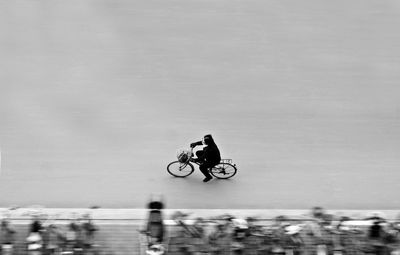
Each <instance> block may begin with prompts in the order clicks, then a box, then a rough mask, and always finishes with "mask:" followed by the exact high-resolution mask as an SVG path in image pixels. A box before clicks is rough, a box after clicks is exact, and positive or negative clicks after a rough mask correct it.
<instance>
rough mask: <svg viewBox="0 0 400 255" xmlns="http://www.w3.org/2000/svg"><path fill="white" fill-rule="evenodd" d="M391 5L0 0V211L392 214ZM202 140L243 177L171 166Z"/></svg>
mask: <svg viewBox="0 0 400 255" xmlns="http://www.w3.org/2000/svg"><path fill="white" fill-rule="evenodd" d="M399 27H400V3H399V2H398V1H396V0H384V1H382V0H375V1H374V0H354V1H347V0H346V1H345V0H339V1H319V0H309V1H295V0H279V1H263V0H250V1H242V0H241V1H238V0H222V1H211V0H173V1H164V0H149V1H130V0H79V1H78V0H70V1H61V0H56V1H50V0H38V1H28V0H26V1H23V0H16V1H2V2H1V3H0V32H1V33H0V43H1V44H0V88H1V91H0V117H1V118H0V147H1V151H2V155H1V156H2V157H1V158H2V162H1V172H0V207H6V206H10V205H13V204H17V205H21V206H24V205H25V206H26V205H30V204H41V205H45V206H48V207H87V206H90V205H94V204H96V205H101V206H103V207H128V208H132V207H133V208H140V207H143V206H144V205H145V204H144V203H145V202H146V201H147V200H148V198H149V196H150V195H151V194H164V197H165V199H166V202H167V207H169V208H239V209H240V208H282V209H303V208H310V207H311V206H314V205H321V206H324V207H327V208H335V209H341V208H346V209H375V208H377V209H378V208H379V209H397V208H399V206H400V201H399V200H398V187H399V182H400V173H399V167H400V100H399V99H400V86H399V81H400V47H399V46H400V35H399V32H398V28H399ZM208 133H211V134H213V136H214V137H215V140H216V142H217V144H218V145H219V147H220V150H221V152H222V156H223V157H224V158H233V160H234V162H235V163H236V164H237V166H238V169H239V172H238V174H237V176H235V178H233V179H232V180H229V181H212V182H210V183H207V184H204V183H202V182H201V180H202V175H201V173H200V172H199V171H197V172H195V173H194V174H193V175H192V176H190V177H189V178H186V179H175V178H173V177H171V176H168V174H167V172H166V165H167V164H168V163H169V162H170V161H172V160H175V156H176V155H175V154H176V151H177V150H178V149H180V148H185V147H188V145H189V144H190V143H191V142H193V141H197V140H199V139H201V138H202V136H203V135H205V134H208Z"/></svg>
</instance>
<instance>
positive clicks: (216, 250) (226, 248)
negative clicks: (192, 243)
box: [208, 223, 232, 255]
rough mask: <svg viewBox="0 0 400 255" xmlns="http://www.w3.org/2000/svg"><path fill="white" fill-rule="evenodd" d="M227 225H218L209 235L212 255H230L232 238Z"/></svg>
mask: <svg viewBox="0 0 400 255" xmlns="http://www.w3.org/2000/svg"><path fill="white" fill-rule="evenodd" d="M227 226H228V225H227V224H226V223H225V224H217V225H216V226H215V228H214V230H213V231H212V232H211V233H210V234H209V235H208V244H209V249H210V254H213V255H214V254H215V255H225V254H226V255H228V254H230V250H231V243H232V238H231V235H230V233H229V231H228V230H227Z"/></svg>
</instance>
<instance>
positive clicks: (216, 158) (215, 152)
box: [194, 141, 221, 164]
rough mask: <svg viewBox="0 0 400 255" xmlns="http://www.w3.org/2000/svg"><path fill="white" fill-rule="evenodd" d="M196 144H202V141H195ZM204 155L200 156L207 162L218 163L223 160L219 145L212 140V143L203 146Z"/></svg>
mask: <svg viewBox="0 0 400 255" xmlns="http://www.w3.org/2000/svg"><path fill="white" fill-rule="evenodd" d="M194 144H196V145H202V144H203V143H202V141H199V142H196V143H194ZM203 151H204V153H203V155H202V156H201V157H200V158H199V159H200V160H204V161H206V162H207V163H213V164H218V163H219V162H220V161H221V154H220V152H219V149H218V146H217V145H216V144H215V143H214V141H212V142H211V143H210V144H208V145H207V146H205V147H204V148H203Z"/></svg>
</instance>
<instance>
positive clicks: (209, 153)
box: [190, 135, 221, 182]
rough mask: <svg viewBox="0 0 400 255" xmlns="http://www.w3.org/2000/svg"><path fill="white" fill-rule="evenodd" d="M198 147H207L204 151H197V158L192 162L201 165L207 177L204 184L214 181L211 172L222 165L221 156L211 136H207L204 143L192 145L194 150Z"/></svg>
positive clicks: (201, 169) (199, 142)
mask: <svg viewBox="0 0 400 255" xmlns="http://www.w3.org/2000/svg"><path fill="white" fill-rule="evenodd" d="M198 145H205V147H204V148H203V150H198V151H196V156H197V158H194V159H192V160H193V161H196V162H199V163H200V167H199V168H200V171H201V172H202V173H203V174H204V176H205V177H206V178H205V179H204V180H203V182H208V181H210V180H211V179H212V176H211V174H210V172H209V170H210V169H211V168H212V167H214V166H216V165H218V164H219V163H220V161H221V155H220V152H219V149H218V146H217V145H216V144H215V142H214V139H213V138H212V136H211V135H205V136H204V138H203V140H202V141H198V142H194V143H191V144H190V147H191V148H194V147H196V146H198Z"/></svg>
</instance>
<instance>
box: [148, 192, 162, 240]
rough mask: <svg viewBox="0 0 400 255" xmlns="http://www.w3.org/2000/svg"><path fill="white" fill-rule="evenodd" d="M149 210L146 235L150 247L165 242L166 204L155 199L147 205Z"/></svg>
mask: <svg viewBox="0 0 400 255" xmlns="http://www.w3.org/2000/svg"><path fill="white" fill-rule="evenodd" d="M147 208H148V209H149V216H148V219H147V225H146V230H145V233H146V234H147V237H148V239H149V242H148V243H149V246H150V245H153V244H160V243H162V242H163V241H164V235H165V226H164V219H163V209H164V203H163V202H162V201H161V199H158V200H155V199H153V200H152V201H150V202H149V203H148V205H147Z"/></svg>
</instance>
